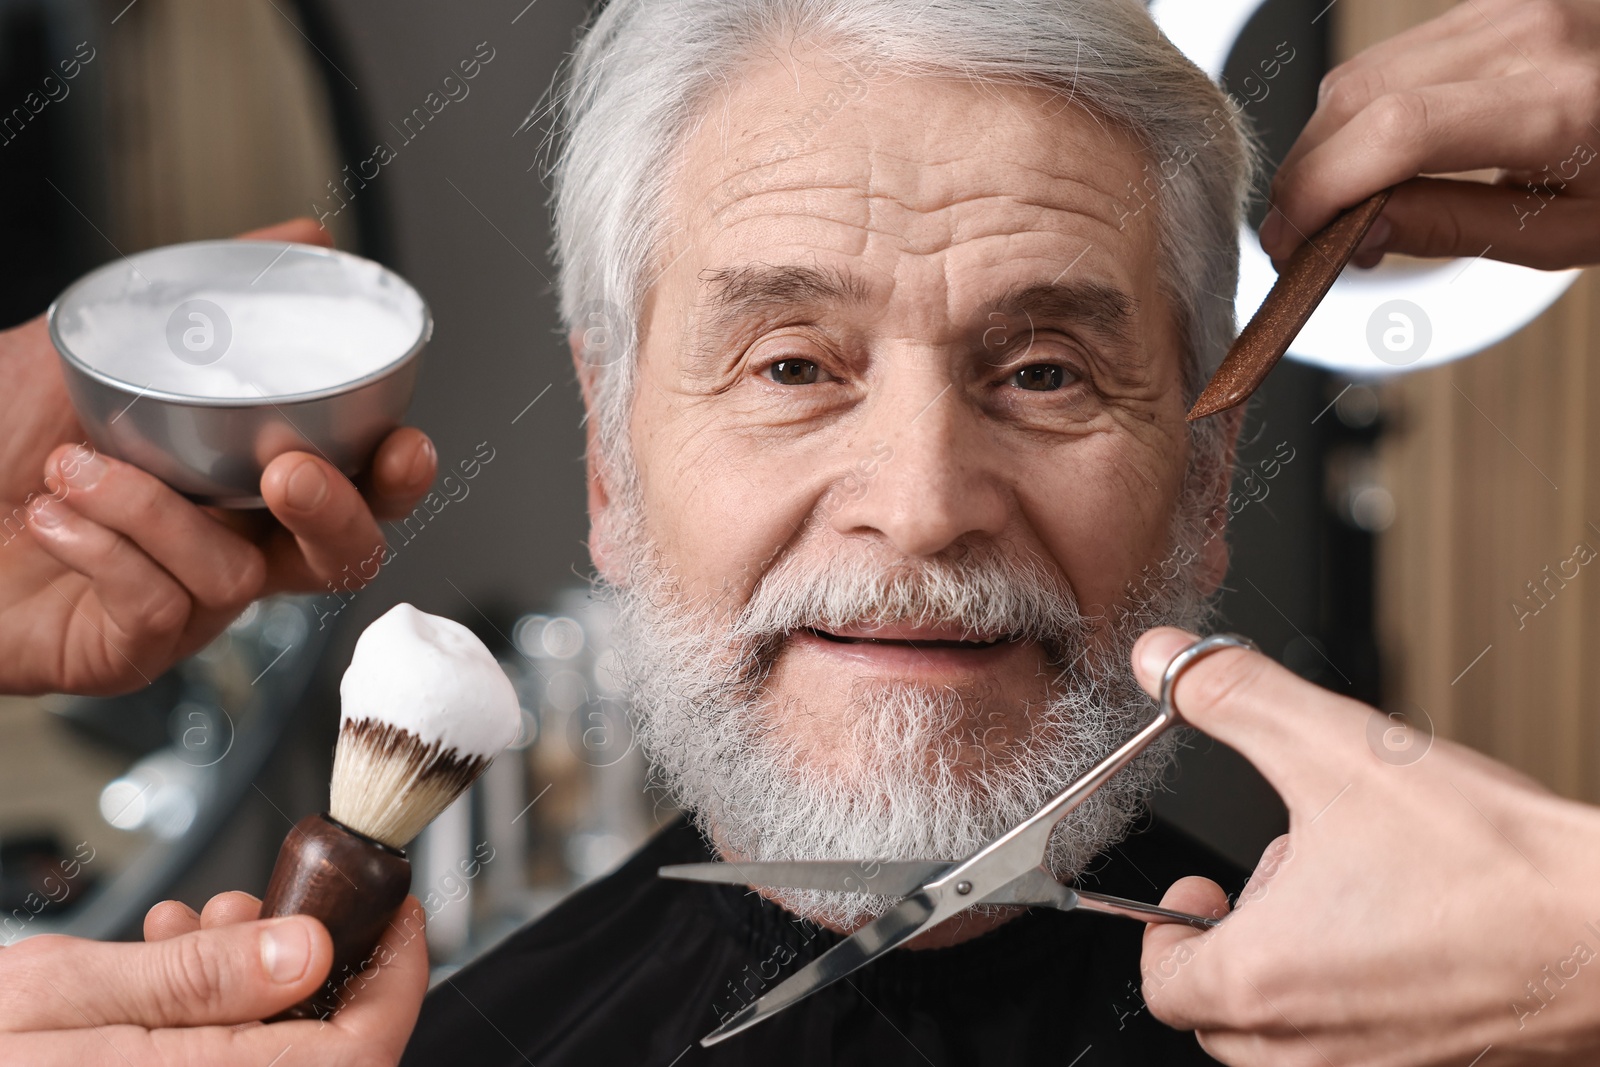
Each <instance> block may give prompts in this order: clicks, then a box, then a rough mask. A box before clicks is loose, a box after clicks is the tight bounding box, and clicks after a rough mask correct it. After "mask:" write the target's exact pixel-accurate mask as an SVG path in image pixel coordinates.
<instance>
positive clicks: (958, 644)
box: [806, 626, 1012, 652]
mask: <svg viewBox="0 0 1600 1067" xmlns="http://www.w3.org/2000/svg"><path fill="white" fill-rule="evenodd" d="M806 632H807V633H809V634H811V635H812V636H814V637H819V638H821V639H822V640H824V641H832V642H834V643H835V644H840V645H885V646H891V647H900V648H951V649H962V650H967V651H974V652H976V651H982V650H983V649H986V648H994V647H995V646H997V645H1003V644H1006V643H1008V642H1009V641H1011V640H1012V639H1011V637H1009V636H1005V637H995V638H991V639H989V640H972V641H967V640H961V639H952V638H903V637H869V636H853V635H849V634H836V633H829V632H828V631H827V630H819V629H817V628H816V627H814V626H813V627H808V628H807V630H806Z"/></svg>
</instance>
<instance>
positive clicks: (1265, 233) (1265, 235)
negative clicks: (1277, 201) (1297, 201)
mask: <svg viewBox="0 0 1600 1067" xmlns="http://www.w3.org/2000/svg"><path fill="white" fill-rule="evenodd" d="M1282 236H1283V216H1282V215H1280V214H1278V209H1277V208H1273V209H1272V210H1271V211H1270V212H1268V213H1267V220H1266V221H1265V222H1263V223H1262V224H1261V247H1262V249H1264V250H1265V251H1266V252H1267V253H1269V254H1270V253H1271V252H1272V250H1273V249H1274V248H1276V247H1277V245H1278V238H1280V237H1282Z"/></svg>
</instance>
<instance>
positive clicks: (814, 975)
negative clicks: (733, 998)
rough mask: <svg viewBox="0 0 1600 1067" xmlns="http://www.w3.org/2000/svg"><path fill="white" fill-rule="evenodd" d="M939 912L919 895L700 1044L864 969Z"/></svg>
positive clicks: (707, 1044)
mask: <svg viewBox="0 0 1600 1067" xmlns="http://www.w3.org/2000/svg"><path fill="white" fill-rule="evenodd" d="M937 910H938V904H937V902H936V901H935V900H934V898H933V897H932V896H931V895H930V894H928V893H925V892H919V893H913V894H912V895H911V896H909V897H906V898H905V899H904V900H902V901H901V902H900V903H898V904H896V905H895V906H894V907H892V908H890V909H889V910H888V911H886V912H884V913H883V914H882V915H880V916H878V917H877V918H876V919H874V920H873V921H872V922H870V923H868V924H867V925H866V926H863V927H862V928H861V929H859V930H857V931H856V932H855V933H853V934H851V935H850V936H849V937H847V938H845V939H844V940H843V941H841V942H839V943H838V944H837V945H834V946H833V947H832V948H830V949H829V950H828V951H826V952H824V953H823V954H822V955H820V956H818V957H817V958H816V959H814V960H812V961H811V962H810V963H808V964H806V965H805V966H804V967H802V968H801V969H800V970H798V971H796V972H795V973H794V974H792V975H790V976H789V977H788V978H787V979H785V980H784V981H783V982H782V983H781V984H780V985H779V986H778V987H777V988H776V989H774V990H772V992H770V993H768V994H766V995H765V996H763V997H761V998H760V999H759V1000H756V1001H754V1002H753V1003H751V1004H747V1005H746V1006H745V1007H744V1009H743V1010H742V1011H740V1012H738V1013H737V1014H736V1015H734V1016H733V1017H732V1018H731V1019H729V1020H728V1021H727V1022H725V1023H723V1024H722V1025H721V1026H719V1027H717V1028H716V1029H715V1030H713V1031H711V1033H709V1034H707V1035H706V1036H705V1037H703V1038H701V1039H700V1044H701V1045H702V1046H703V1047H706V1048H710V1047H711V1046H712V1045H715V1044H716V1043H717V1042H719V1041H723V1040H725V1039H727V1038H730V1037H732V1036H733V1035H734V1034H737V1033H739V1032H740V1031H742V1030H748V1029H750V1027H752V1026H754V1025H755V1024H756V1023H758V1022H761V1021H762V1020H763V1019H766V1018H768V1017H770V1016H772V1015H775V1014H777V1013H778V1012H780V1011H782V1010H783V1009H784V1008H787V1007H788V1006H789V1005H791V1004H794V1003H796V1002H797V1001H800V1000H804V999H805V998H806V997H809V996H810V995H811V994H813V993H815V992H817V990H819V989H823V988H825V987H827V986H830V985H832V984H833V983H835V982H837V981H838V980H839V979H841V978H843V977H845V976H846V975H848V974H851V973H853V972H855V971H857V970H860V969H861V968H862V967H865V966H866V965H867V964H869V963H871V962H872V961H873V960H875V959H877V958H878V957H879V956H881V955H883V954H884V953H885V952H888V951H889V950H890V949H892V948H895V947H897V946H898V945H901V944H903V943H905V942H906V941H907V940H908V939H910V938H912V937H914V936H916V935H917V934H918V933H920V932H921V931H922V929H923V928H924V927H925V926H927V924H928V920H929V919H931V918H932V917H933V915H934V913H935V912H936V911H937Z"/></svg>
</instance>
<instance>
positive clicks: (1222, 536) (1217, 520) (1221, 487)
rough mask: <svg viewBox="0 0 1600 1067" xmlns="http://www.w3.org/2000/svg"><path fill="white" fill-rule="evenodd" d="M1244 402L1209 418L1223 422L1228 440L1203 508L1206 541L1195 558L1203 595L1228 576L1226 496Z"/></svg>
mask: <svg viewBox="0 0 1600 1067" xmlns="http://www.w3.org/2000/svg"><path fill="white" fill-rule="evenodd" d="M1246 406H1247V405H1243V404H1241V405H1240V406H1238V407H1236V408H1229V409H1228V410H1227V411H1223V412H1218V413H1217V414H1215V415H1211V416H1208V417H1209V418H1213V419H1217V420H1219V421H1221V422H1222V435H1223V438H1224V439H1225V440H1226V441H1227V447H1226V448H1225V449H1223V457H1222V459H1223V461H1222V464H1221V466H1220V467H1219V468H1218V470H1217V471H1216V473H1215V475H1214V477H1213V480H1212V485H1211V486H1210V491H1209V492H1208V494H1207V496H1208V497H1209V499H1210V501H1211V506H1210V507H1209V508H1208V509H1207V510H1206V522H1205V544H1204V545H1202V546H1201V549H1200V557H1199V559H1198V560H1196V561H1195V562H1196V574H1195V578H1196V580H1197V581H1198V582H1199V585H1200V592H1201V593H1202V594H1203V595H1205V596H1210V595H1211V594H1212V593H1215V592H1216V591H1217V589H1218V588H1219V587H1220V586H1221V585H1222V583H1223V580H1224V579H1226V578H1227V577H1228V517H1229V515H1230V514H1231V512H1229V510H1228V496H1229V495H1230V494H1231V493H1232V492H1233V463H1234V460H1235V458H1237V454H1238V448H1239V431H1240V429H1241V428H1243V426H1244V411H1245V407H1246Z"/></svg>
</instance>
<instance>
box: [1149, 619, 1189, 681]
mask: <svg viewBox="0 0 1600 1067" xmlns="http://www.w3.org/2000/svg"><path fill="white" fill-rule="evenodd" d="M1194 641H1195V637H1194V635H1193V634H1187V633H1184V632H1183V631H1182V630H1174V629H1170V628H1167V629H1162V630H1158V631H1151V632H1150V633H1147V634H1145V635H1144V636H1143V637H1141V638H1140V639H1139V670H1140V673H1142V674H1143V675H1144V676H1145V677H1147V678H1149V679H1151V680H1152V681H1159V680H1160V678H1161V673H1162V672H1163V671H1165V670H1166V669H1167V664H1169V663H1171V662H1172V657H1174V656H1176V655H1177V654H1178V653H1179V652H1182V651H1183V650H1184V649H1185V648H1188V647H1189V646H1190V645H1192V644H1193V643H1194Z"/></svg>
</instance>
